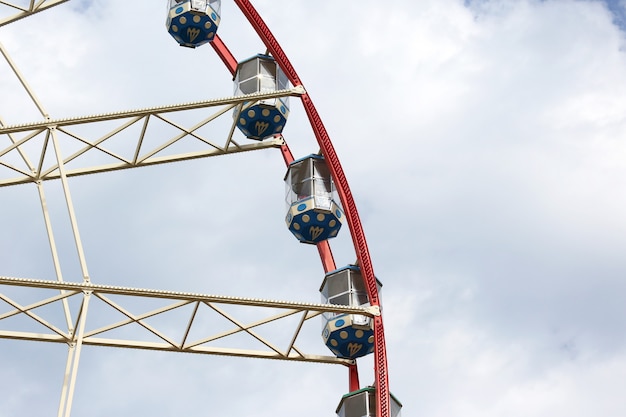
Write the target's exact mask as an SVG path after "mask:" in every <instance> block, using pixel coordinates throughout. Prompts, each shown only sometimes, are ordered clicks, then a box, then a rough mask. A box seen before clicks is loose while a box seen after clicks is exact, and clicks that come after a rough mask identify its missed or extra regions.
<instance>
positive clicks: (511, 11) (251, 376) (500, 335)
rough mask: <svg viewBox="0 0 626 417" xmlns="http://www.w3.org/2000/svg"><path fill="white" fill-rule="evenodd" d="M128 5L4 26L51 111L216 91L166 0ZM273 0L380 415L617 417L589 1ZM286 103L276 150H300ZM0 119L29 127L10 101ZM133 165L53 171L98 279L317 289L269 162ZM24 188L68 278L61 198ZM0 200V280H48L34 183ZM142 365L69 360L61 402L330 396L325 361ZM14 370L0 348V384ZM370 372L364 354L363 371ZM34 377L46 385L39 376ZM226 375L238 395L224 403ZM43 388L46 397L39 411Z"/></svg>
mask: <svg viewBox="0 0 626 417" xmlns="http://www.w3.org/2000/svg"><path fill="white" fill-rule="evenodd" d="M152 3H153V2H148V1H143V2H139V3H138V4H136V5H135V6H133V10H134V11H133V13H129V12H128V7H127V2H92V3H91V4H87V3H85V4H82V3H81V4H80V5H78V6H72V7H74V8H72V7H66V6H60V7H58V8H56V9H55V10H51V11H48V12H45V13H41V14H39V15H38V16H36V17H33V18H32V20H31V19H26V20H24V21H21V22H18V23H16V24H15V26H13V27H5V28H2V29H1V32H0V34H1V35H2V39H1V40H2V42H3V44H4V45H5V46H6V47H7V49H9V51H10V53H11V54H12V56H13V58H14V59H15V60H16V62H17V64H18V65H19V66H20V68H21V69H22V70H23V71H24V73H25V74H26V76H27V78H28V79H29V81H32V85H33V87H34V89H35V90H36V92H37V94H38V96H39V97H40V98H41V100H42V102H44V103H45V105H46V107H47V108H48V109H50V111H51V113H53V115H54V116H55V117H61V116H67V115H73V114H77V115H80V114H89V113H96V112H101V111H108V110H122V109H128V108H134V107H143V106H148V105H159V104H169V103H177V102H183V101H188V100H193V99H198V98H211V97H218V96H225V95H228V94H230V92H231V78H230V75H229V74H228V73H227V72H226V71H225V70H224V68H223V67H222V66H221V63H220V62H219V60H218V59H217V57H216V56H215V54H213V52H212V50H211V48H210V47H209V46H205V47H203V48H200V49H198V50H188V49H184V48H179V47H178V46H176V45H175V43H174V41H173V40H172V39H169V35H167V33H166V32H165V29H164V15H163V14H164V9H165V7H164V5H163V7H161V6H158V5H157V6H158V7H154V5H153V4H152ZM279 3H280V4H279ZM279 3H276V2H272V1H267V0H263V1H259V2H258V4H257V2H255V5H256V6H257V8H258V9H259V10H260V12H261V13H262V15H263V16H264V17H265V18H266V19H267V21H268V23H269V25H270V27H271V28H272V29H273V30H274V32H275V34H276V35H277V37H278V39H279V41H280V42H281V44H282V46H283V47H284V49H285V51H286V52H287V54H288V56H289V57H290V59H291V61H292V63H293V64H294V66H295V67H296V69H297V70H298V72H299V73H300V75H301V77H302V79H303V80H304V83H305V86H306V87H307V89H308V90H309V92H310V93H311V96H312V98H313V100H314V101H315V103H316V105H317V106H318V110H319V111H320V113H321V115H322V117H323V120H324V122H325V124H326V127H327V128H328V130H329V133H330V135H331V138H332V139H333V143H334V144H335V146H336V148H337V150H338V153H339V156H340V158H341V161H342V164H343V166H344V169H345V170H346V173H347V176H348V179H349V181H350V184H351V187H352V190H353V192H354V195H355V198H356V201H357V205H358V207H359V210H360V214H361V216H362V220H363V222H364V227H365V231H366V233H367V237H368V243H369V245H370V250H371V252H372V255H373V262H374V267H375V269H376V273H377V275H378V278H379V279H380V280H381V281H382V282H383V284H384V289H383V303H384V309H385V310H384V311H385V320H386V323H385V324H386V330H387V332H386V335H387V344H388V349H389V353H390V356H389V364H390V383H391V390H392V392H393V393H394V394H396V395H397V397H398V398H399V399H400V401H402V402H403V403H404V404H405V409H404V415H405V416H411V415H421V416H428V417H437V416H444V415H445V416H450V415H464V416H474V415H476V416H478V415H480V416H487V417H489V416H494V417H495V416H501V415H508V416H516V415H520V416H521V415H524V416H537V417H539V416H545V415H548V414H549V415H552V416H555V417H560V416H568V417H572V416H573V417H576V416H581V417H582V416H588V415H590V414H598V415H603V416H607V417H612V416H616V417H617V416H621V415H623V414H624V411H626V410H624V409H623V401H621V400H620V396H621V393H619V392H617V389H619V387H620V386H621V385H620V381H621V380H623V378H624V371H625V367H624V363H625V361H624V357H625V353H624V352H625V340H624V338H623V335H622V333H623V332H620V330H619V329H622V328H623V327H624V322H623V320H624V319H623V317H624V308H623V300H621V294H623V290H624V285H623V284H622V281H623V279H622V278H623V276H624V272H625V271H626V264H625V262H624V260H623V255H622V252H623V249H622V248H623V247H625V245H626V242H625V237H624V236H626V233H625V232H626V230H625V227H626V226H624V225H625V224H626V222H625V221H624V220H626V219H625V217H624V213H625V212H626V199H625V198H624V197H623V195H624V194H623V192H622V190H623V189H624V181H625V178H626V172H625V170H626V169H625V168H624V164H623V161H624V156H626V155H625V154H626V145H625V144H624V137H626V135H625V133H626V119H625V117H624V114H626V99H625V98H624V97H626V94H625V93H626V75H624V74H626V58H625V57H626V56H625V55H624V32H623V31H620V30H619V28H618V27H617V26H615V25H614V24H613V23H612V18H613V17H612V16H611V14H610V13H609V10H608V9H607V8H606V7H605V6H604V4H603V3H601V2H591V1H565V0H563V1H556V0H552V1H545V2H539V1H496V0H492V1H473V2H471V4H470V5H469V6H464V4H463V2H461V1H454V0H446V1H443V0H439V1H434V0H432V1H420V2H409V1H396V2H392V3H390V4H386V5H384V7H382V6H381V4H380V3H376V2H373V1H366V2H339V3H330V2H328V3H311V2H296V1H289V2H279ZM283 3H284V4H283ZM72 4H74V2H72ZM83 6H84V7H83ZM137 10H141V13H137V12H136V11H137ZM222 19H223V20H222V26H221V27H220V35H221V36H222V38H223V39H224V40H225V41H226V42H227V43H228V44H229V46H231V49H232V50H233V51H234V52H235V53H236V55H237V57H239V58H245V57H247V56H250V55H253V54H255V53H258V52H262V49H263V47H262V46H261V45H260V44H259V43H258V41H257V40H255V38H254V34H253V33H252V32H251V31H250V30H249V29H247V26H245V22H244V21H243V18H241V16H238V12H237V10H236V8H235V6H234V5H233V4H231V2H224V5H223V16H222ZM31 21H32V22H34V23H33V24H29V23H28V22H31ZM23 43H28V44H29V45H30V47H28V48H26V47H24V48H22V47H21V45H22V44H23ZM0 71H5V67H2V64H0ZM1 74H2V81H1V82H2V83H3V84H2V87H3V91H11V96H13V95H14V94H16V92H15V91H17V90H5V85H6V88H9V84H10V80H14V77H13V76H12V75H10V73H8V72H2V73H1ZM6 74H8V75H6ZM5 75H6V76H5ZM21 102H25V101H24V100H22V101H21ZM28 106H30V107H28ZM26 107H28V108H29V109H30V110H29V113H24V112H23V111H22V110H23V109H25V108H26ZM292 107H293V108H292V110H293V112H292V114H291V117H290V120H289V124H288V126H287V128H286V132H285V135H286V137H287V140H288V141H289V143H290V146H291V147H292V149H293V150H294V153H295V154H296V156H303V155H305V154H308V153H311V152H316V151H317V145H316V144H315V143H314V141H313V135H312V133H311V132H310V129H309V127H308V125H307V122H306V118H305V116H304V115H303V112H302V109H301V107H300V105H299V104H298V103H297V101H296V100H294V102H293V106H292ZM0 114H1V115H2V116H3V117H5V118H6V119H7V120H9V122H10V121H11V120H22V118H28V117H34V118H35V119H37V118H38V116H37V115H36V112H33V111H32V105H30V104H23V105H20V106H17V105H16V106H8V107H7V106H6V105H5V106H3V107H2V108H0ZM33 114H34V116H33ZM26 120H29V119H26ZM233 159H234V161H233ZM138 171H139V172H118V173H111V174H103V175H97V176H91V177H85V178H80V179H73V180H72V181H71V184H72V190H73V197H74V200H75V204H76V207H77V215H78V218H79V222H80V226H81V232H82V233H83V239H84V242H85V245H86V255H87V259H88V261H89V266H90V272H91V273H92V275H93V278H94V279H95V280H96V281H103V282H106V283H112V284H119V285H131V286H145V287H156V288H165V289H180V290H191V291H201V292H207V293H218V294H228V295H246V296H261V297H267V298H279V299H292V298H293V299H296V300H306V301H315V300H317V299H318V297H319V295H318V293H317V289H318V288H319V284H320V282H321V280H322V270H321V268H320V266H319V262H318V261H317V259H316V256H317V253H316V250H315V249H314V248H312V247H309V246H306V245H299V244H297V243H296V241H295V239H293V237H292V236H290V234H289V232H288V231H287V230H286V229H285V228H284V224H283V216H284V205H283V204H284V203H283V195H282V192H283V185H282V176H283V175H284V167H283V166H282V160H281V158H280V156H279V155H277V154H269V153H258V154H256V153H255V154H249V155H237V156H233V157H227V158H218V159H216V160H215V161H213V160H206V161H204V160H203V161H194V162H190V163H182V164H175V165H170V166H163V167H153V168H146V169H143V170H138ZM46 187H47V190H49V198H50V200H51V201H50V204H51V207H52V210H53V214H54V220H55V222H56V223H55V225H58V226H57V227H56V229H55V230H58V231H57V233H58V234H59V237H58V238H59V240H60V241H61V246H62V247H63V251H62V259H63V262H64V268H67V269H66V270H67V271H71V273H70V272H68V276H73V274H77V273H78V271H77V268H76V267H75V255H73V248H72V246H71V236H70V234H69V231H68V230H69V229H68V227H67V221H66V220H65V217H63V216H64V214H63V209H64V207H63V205H62V201H61V200H60V198H59V192H60V188H59V187H58V184H46ZM5 191H6V192H7V194H6V195H7V196H8V197H6V198H8V199H9V200H11V201H13V200H15V201H16V202H15V203H14V204H12V205H6V204H3V206H2V207H1V208H0V212H1V213H2V217H0V219H2V220H1V222H0V225H1V227H2V230H4V231H5V236H15V238H13V239H3V238H0V248H1V249H2V253H1V254H0V260H1V261H2V262H0V263H2V265H4V266H3V268H0V269H1V270H0V274H1V275H20V276H28V277H37V278H39V277H41V278H48V279H51V278H53V275H52V269H51V267H50V266H49V255H48V253H47V248H46V245H47V243H46V242H45V241H42V235H43V232H36V231H34V229H35V227H39V226H40V225H41V219H40V217H39V216H40V215H39V214H38V213H37V212H36V209H37V204H38V203H37V201H36V193H35V191H34V190H32V189H29V190H28V192H27V191H22V188H14V189H10V190H2V193H3V196H4V194H5ZM3 198H5V197H3ZM27 198H31V200H28V202H24V201H25V200H26V199H27ZM33 199H35V200H33ZM9 200H4V201H9ZM18 201H19V202H18ZM21 211H24V213H27V215H26V214H25V215H24V216H19V215H17V214H18V213H19V212H21ZM12 216H13V217H12ZM14 217H16V220H14ZM18 226H19V227H21V229H16V227H18ZM37 230H41V229H40V228H39V229H37ZM31 238H32V239H31ZM35 241H36V242H37V243H34V242H35ZM332 244H333V249H334V252H335V255H336V257H337V262H338V264H339V265H343V264H346V263H348V262H353V261H354V253H353V252H352V251H351V249H350V241H349V236H348V234H347V228H346V229H344V231H343V233H342V235H341V236H340V237H339V238H338V239H337V242H333V243H332ZM335 248H336V249H335ZM42 260H43V261H42ZM5 271H8V272H5ZM128 281H132V283H128ZM190 287H193V288H190ZM313 338H317V335H314V336H313ZM5 342H6V341H2V343H0V344H1V345H2V346H9V345H10V346H11V349H14V346H18V345H19V344H18V343H17V342H6V344H5ZM46 347H47V346H43V347H42V350H43V348H46ZM2 350H3V351H4V348H2ZM323 350H324V347H323V346H321V343H320V351H323ZM144 353H145V352H138V353H136V352H133V353H129V352H122V353H119V352H115V353H114V352H113V351H111V350H107V349H94V350H87V351H86V354H85V361H84V363H83V366H82V367H81V370H80V374H79V385H80V390H81V391H80V392H81V394H80V395H78V396H77V398H76V400H75V401H76V405H75V415H77V416H79V415H87V414H89V415H93V412H94V411H93V410H94V407H95V406H94V405H93V404H97V407H98V409H99V410H100V411H99V412H100V413H102V415H105V414H107V415H110V414H111V412H117V413H123V414H128V413H129V411H128V410H140V409H141V410H144V411H146V410H148V411H153V412H155V413H156V412H157V411H158V412H160V413H162V414H163V415H174V414H180V412H181V411H184V412H186V413H189V414H191V413H198V412H199V410H200V412H204V411H205V410H207V409H211V411H212V412H217V411H218V410H219V411H220V412H224V410H226V412H228V413H231V414H233V415H247V414H251V413H252V412H254V413H255V414H268V415H269V414H270V413H272V414H276V413H285V410H289V412H293V411H294V410H298V412H300V411H299V409H298V407H301V406H302V403H303V402H307V401H308V402H309V403H307V404H306V407H304V408H303V409H302V412H300V414H303V415H305V414H306V415H319V414H320V413H325V414H327V415H332V414H333V412H334V407H335V405H336V404H337V403H338V401H339V399H340V397H341V395H342V394H344V393H345V391H346V390H347V380H346V379H347V378H346V376H347V375H346V373H347V372H345V371H346V370H345V369H343V368H340V369H335V367H324V366H321V367H317V366H309V365H307V366H304V365H298V364H296V365H293V366H292V364H286V363H276V362H271V363H267V362H261V364H258V363H257V362H258V361H237V360H233V359H228V360H225V361H223V360H222V359H223V358H209V359H206V360H203V359H198V358H196V357H195V356H194V357H189V356H185V357H184V358H179V357H172V358H171V359H170V357H171V355H163V356H160V355H157V354H153V353H148V354H147V355H145V354H144ZM127 355H128V356H127ZM58 356H59V358H60V359H59V361H57V362H58V363H56V365H55V366H56V367H57V368H62V367H63V365H64V364H63V363H62V362H63V355H61V354H59V355H58ZM55 359H56V358H55ZM170 361H171V362H170ZM25 362H27V361H21V360H20V361H19V362H15V363H16V364H23V363H25ZM13 363H14V362H13V360H12V359H8V358H7V359H6V360H5V361H4V362H3V364H5V369H13V370H12V371H7V372H11V375H15V374H16V373H17V371H16V370H15V369H17V368H15V367H14V368H6V367H10V366H15V365H13ZM157 363H158V367H157V365H156V364H157ZM57 365H58V366H57ZM372 366H373V364H372V359H371V358H366V359H364V360H363V361H362V363H361V365H360V369H361V373H362V375H363V376H362V378H361V383H362V384H369V383H370V382H371V379H372V376H371V375H372V370H371V368H372ZM43 367H44V368H45V366H43ZM190 369H194V370H196V369H197V372H191V371H190ZM56 370H57V369H56V368H54V369H50V370H49V371H50V372H49V375H48V373H47V375H46V379H45V380H46V381H47V380H50V381H55V379H54V378H57V380H60V373H56V374H54V371H56ZM53 374H54V375H53ZM120 378H123V379H124V378H125V381H123V383H121V384H119V385H118V381H120ZM268 380H269V381H268ZM20 381H21V380H20ZM173 381H175V382H173ZM57 382H58V383H59V385H60V381H57ZM25 383H26V382H19V384H25ZM19 384H18V385H19ZM33 384H36V382H33ZM239 384H245V385H244V386H240V385H239ZM94 387H97V389H96V388H94ZM5 388H7V389H9V388H10V387H5ZM36 389H37V386H36V385H34V386H33V390H35V391H36ZM236 389H239V391H240V392H244V393H245V395H243V396H241V397H239V396H235V397H232V396H231V394H230V391H234V390H236ZM0 391H2V392H9V391H6V390H5V389H3V390H0ZM11 392H13V393H15V392H16V391H11ZM171 393H174V399H173V400H172V403H169V402H168V400H167V398H168V395H169V394H171ZM15 395H16V398H19V401H13V402H12V403H11V404H12V405H11V407H13V408H11V409H10V410H11V413H13V414H17V413H22V414H24V413H26V414H28V412H26V411H28V410H32V409H31V408H29V407H34V405H33V404H35V402H34V401H32V399H33V398H34V397H36V395H35V394H33V391H29V390H28V389H25V388H20V389H18V391H17V394H15ZM108 396H116V398H118V399H119V401H118V402H117V403H112V402H111V401H108V398H110V397H108ZM6 398H8V397H7V396H6V395H4V394H0V401H2V403H3V404H5V401H4V400H6ZM57 398H58V393H57V391H55V390H50V392H49V393H47V395H46V401H45V404H48V405H50V404H52V407H54V404H55V402H56V401H57ZM229 398H230V399H229ZM233 398H234V400H233ZM260 403H261V404H263V406H262V407H261V408H262V410H258V409H259V404H260ZM592 407H593V408H592ZM53 409H54V408H52V409H51V410H53ZM14 410H15V411H14ZM24 410H26V411H24ZM592 410H593V411H592ZM235 411H237V412H235ZM49 412H52V411H49ZM1 413H2V411H0V415H2V414H1ZM30 414H32V412H30ZM37 414H41V413H37ZM11 415H12V414H11Z"/></svg>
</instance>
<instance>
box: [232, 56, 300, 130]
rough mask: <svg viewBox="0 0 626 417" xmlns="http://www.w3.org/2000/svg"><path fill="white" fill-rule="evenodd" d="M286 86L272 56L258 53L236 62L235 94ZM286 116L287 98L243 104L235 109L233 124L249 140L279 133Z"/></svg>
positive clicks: (282, 74) (285, 81)
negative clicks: (235, 123) (234, 121)
mask: <svg viewBox="0 0 626 417" xmlns="http://www.w3.org/2000/svg"><path fill="white" fill-rule="evenodd" d="M287 88H289V81H288V80H287V76H286V75H285V73H284V72H283V71H282V70H281V69H280V67H279V66H278V64H277V63H276V61H275V60H274V58H272V57H271V56H269V55H263V54H258V55H255V56H253V57H251V58H248V59H246V60H245V61H241V62H239V64H238V65H237V73H236V74H235V96H241V95H244V94H253V93H267V92H271V91H276V90H285V89H287ZM288 115H289V97H280V98H275V99H274V98H273V99H268V100H260V101H256V102H249V103H245V104H244V106H243V107H242V108H237V109H235V113H234V114H233V117H235V118H236V121H237V127H238V128H239V130H240V131H241V132H242V133H243V134H244V135H246V137H247V138H249V139H255V140H263V139H265V138H267V137H270V136H273V135H276V134H278V133H282V131H283V128H284V127H285V123H287V116H288Z"/></svg>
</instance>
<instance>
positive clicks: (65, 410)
mask: <svg viewBox="0 0 626 417" xmlns="http://www.w3.org/2000/svg"><path fill="white" fill-rule="evenodd" d="M90 298H91V291H86V292H85V293H84V295H83V303H82V305H81V308H80V313H79V314H78V322H77V323H76V327H77V328H78V333H76V332H75V333H74V335H73V337H72V342H71V343H70V345H69V349H68V354H67V365H66V367H65V376H64V378H63V388H62V390H61V401H60V403H59V412H58V413H57V417H70V413H71V412H72V402H73V400H74V390H75V388H76V376H77V375H78V364H79V362H80V353H81V350H82V347H83V337H84V336H85V324H86V322H87V308H88V307H89V300H90Z"/></svg>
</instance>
